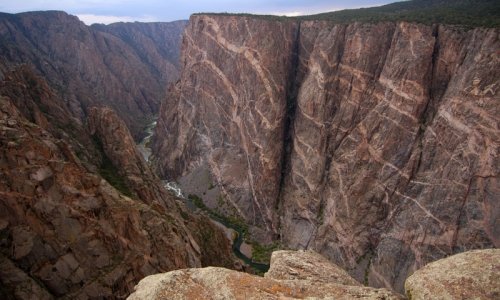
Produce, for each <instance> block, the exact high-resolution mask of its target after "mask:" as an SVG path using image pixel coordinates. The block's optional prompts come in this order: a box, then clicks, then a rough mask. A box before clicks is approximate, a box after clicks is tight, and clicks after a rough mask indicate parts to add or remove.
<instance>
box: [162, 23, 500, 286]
mask: <svg viewBox="0 0 500 300" xmlns="http://www.w3.org/2000/svg"><path fill="white" fill-rule="evenodd" d="M498 35H499V31H498V29H481V28H477V29H472V30H465V29H463V28H459V27H453V26H446V25H435V26H426V25H418V24H411V23H405V22H400V23H377V24H361V23H352V24H330V23H328V22H319V21H302V22H299V23H294V22H289V21H287V22H280V21H269V20H263V19H258V18H249V17H235V16H214V15H196V16H193V17H192V18H191V20H190V25H189V27H188V29H187V31H186V34H185V37H184V41H183V48H182V49H183V50H182V51H183V53H182V57H183V60H182V62H183V70H182V73H181V79H180V81H179V82H178V83H177V84H176V85H175V87H174V88H173V89H172V90H171V93H170V94H169V96H168V99H167V101H166V102H165V103H164V104H163V105H162V109H161V114H160V119H159V121H158V124H159V126H158V127H157V129H156V137H157V138H156V140H155V146H154V155H155V159H156V162H158V163H159V166H160V168H161V170H162V174H163V175H164V176H166V177H170V178H179V177H182V176H186V175H189V174H190V173H192V172H196V170H197V169H199V168H200V167H201V168H206V169H208V170H209V173H210V174H211V176H212V180H213V182H215V183H216V184H217V185H218V188H219V189H220V190H221V192H222V194H223V195H224V196H225V197H226V198H225V199H227V202H229V203H230V205H233V206H234V207H236V211H237V213H239V214H240V215H241V216H242V217H244V218H245V219H246V220H247V221H250V222H251V223H252V224H254V225H256V227H260V228H261V229H264V230H265V231H266V232H267V233H268V234H269V236H273V235H278V234H279V235H280V237H281V239H282V241H283V243H285V244H286V245H288V246H290V247H292V248H311V249H316V250H317V251H319V252H320V253H322V254H324V255H325V256H327V257H329V258H330V259H331V260H333V261H334V262H336V263H338V264H340V265H341V266H343V267H346V268H347V269H349V271H350V272H351V273H352V274H353V275H354V276H355V277H356V278H357V279H358V280H361V279H364V280H365V281H366V283H368V284H370V285H373V286H385V287H390V288H395V289H397V290H402V285H403V280H404V278H406V276H407V275H408V274H409V273H411V272H413V271H414V270H416V269H418V268H420V267H421V266H423V265H424V264H426V263H428V262H430V261H433V260H436V259H438V258H441V257H444V256H446V255H449V254H451V253H456V252H461V251H464V250H467V249H473V248H483V247H498V246H499V243H500V232H498V217H499V215H500V207H499V203H498V201H497V200H498V195H499V194H500V190H499V188H498V182H499V179H498V176H499V174H498V173H499V166H500V161H499V145H500V131H499V120H498V118H497V117H496V116H497V115H499V112H500V106H499V97H498V93H497V90H498V85H499V84H500V82H499V78H500V58H499V56H498V51H499V49H500V42H499V39H498ZM254 41H259V43H255V42H254Z"/></svg>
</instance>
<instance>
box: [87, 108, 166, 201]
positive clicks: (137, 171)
mask: <svg viewBox="0 0 500 300" xmlns="http://www.w3.org/2000/svg"><path fill="white" fill-rule="evenodd" d="M88 126H89V130H90V134H91V135H93V136H94V137H95V139H96V140H97V141H98V143H99V145H100V146H101V147H102V150H103V152H104V154H105V159H107V160H109V161H110V163H111V164H112V165H113V166H114V168H115V169H116V170H117V172H118V175H120V176H122V177H124V178H125V180H126V183H127V187H128V188H129V189H130V191H131V192H132V194H133V195H134V196H135V197H136V198H138V199H142V200H143V201H144V202H146V204H152V203H155V204H157V205H161V206H164V207H165V208H168V209H172V207H173V205H174V204H175V201H172V197H171V196H170V195H169V194H168V193H167V191H166V190H165V188H164V187H163V185H162V184H161V182H160V180H159V179H158V177H156V176H155V175H154V174H153V172H152V171H151V169H150V168H149V166H148V165H147V163H146V162H145V161H144V159H143V158H142V155H141V153H140V152H139V150H138V149H137V147H136V146H135V142H134V139H133V138H132V136H131V135H130V132H129V131H128V129H127V126H126V125H125V123H124V122H123V121H122V120H121V119H120V118H119V117H118V115H117V114H116V113H115V112H114V111H113V110H112V109H111V108H108V107H101V108H97V107H93V108H91V109H90V111H89V118H88ZM166 199H168V200H169V201H166Z"/></svg>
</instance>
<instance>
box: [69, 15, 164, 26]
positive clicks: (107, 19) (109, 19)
mask: <svg viewBox="0 0 500 300" xmlns="http://www.w3.org/2000/svg"><path fill="white" fill-rule="evenodd" d="M76 16H77V17H78V19H80V20H81V21H82V22H83V23H85V24H87V25H92V24H96V23H98V24H106V25H107V24H111V23H116V22H136V21H137V22H157V21H158V19H156V18H155V17H153V16H141V17H132V16H103V15H93V14H77V15H76Z"/></svg>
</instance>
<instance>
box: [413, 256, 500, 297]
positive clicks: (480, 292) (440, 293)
mask: <svg viewBox="0 0 500 300" xmlns="http://www.w3.org/2000/svg"><path fill="white" fill-rule="evenodd" d="M405 290H406V294H407V295H408V298H409V299H412V300H420V299H431V298H432V299H498V297H500V250H498V249H487V250H474V251H469V252H465V253H460V254H456V255H453V256H451V257H448V258H445V259H441V260H438V261H436V262H433V263H430V264H428V265H426V266H425V267H423V268H422V269H420V270H418V271H417V272H415V273H414V274H413V275H411V276H410V277H409V278H408V279H407V280H406V282H405Z"/></svg>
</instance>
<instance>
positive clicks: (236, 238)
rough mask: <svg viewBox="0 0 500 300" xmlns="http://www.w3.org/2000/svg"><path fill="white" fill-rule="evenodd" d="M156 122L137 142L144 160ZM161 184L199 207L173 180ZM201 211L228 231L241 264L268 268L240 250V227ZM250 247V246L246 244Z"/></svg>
mask: <svg viewBox="0 0 500 300" xmlns="http://www.w3.org/2000/svg"><path fill="white" fill-rule="evenodd" d="M156 124H157V122H156V121H154V122H152V123H151V124H150V125H149V126H147V127H146V130H145V132H144V134H145V137H144V139H143V140H142V141H141V142H140V143H139V144H137V149H138V150H139V152H140V153H141V154H142V157H143V158H144V160H145V161H149V158H150V156H151V148H150V143H151V139H152V137H153V135H154V133H153V128H154V127H155V126H156ZM163 184H164V186H165V188H166V189H167V190H169V191H170V192H172V193H173V194H174V195H175V196H176V197H178V198H180V199H182V200H183V201H184V202H185V205H186V207H187V208H188V209H189V210H190V211H192V212H193V213H197V210H198V209H199V208H198V207H197V206H196V204H195V203H194V202H193V201H192V200H191V199H190V198H189V197H186V196H185V195H184V194H185V193H183V191H182V188H181V187H180V186H179V185H178V184H177V183H175V182H173V181H166V180H165V181H163ZM200 211H201V212H202V213H204V214H206V215H207V216H208V217H209V218H210V219H211V220H212V221H213V222H214V224H216V225H217V226H219V227H221V228H222V229H223V230H224V232H229V233H230V237H229V236H228V239H229V241H228V242H229V243H231V245H232V247H231V248H232V250H233V253H234V255H235V256H236V257H237V258H238V259H240V260H241V261H242V263H243V264H246V265H248V266H249V267H250V268H252V270H249V271H251V272H258V273H264V272H266V271H267V270H268V269H269V264H265V263H259V262H255V261H254V260H253V259H252V257H251V255H250V257H249V256H248V255H247V254H245V253H244V252H245V251H242V249H241V247H242V244H243V243H244V242H245V241H244V238H243V236H244V234H245V233H244V232H243V230H242V228H240V227H237V226H235V225H234V224H232V223H231V222H228V221H227V220H226V219H223V218H220V217H218V216H216V215H214V214H213V213H210V211H209V212H206V211H205V212H203V210H200ZM248 247H250V246H248Z"/></svg>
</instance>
